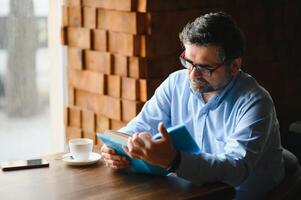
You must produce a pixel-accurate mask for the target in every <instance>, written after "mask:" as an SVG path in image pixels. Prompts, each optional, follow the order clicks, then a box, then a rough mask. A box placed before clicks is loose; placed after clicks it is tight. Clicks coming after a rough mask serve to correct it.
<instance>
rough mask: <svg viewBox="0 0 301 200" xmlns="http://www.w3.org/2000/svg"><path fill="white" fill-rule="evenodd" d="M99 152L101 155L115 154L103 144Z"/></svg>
mask: <svg viewBox="0 0 301 200" xmlns="http://www.w3.org/2000/svg"><path fill="white" fill-rule="evenodd" d="M100 152H101V155H102V154H103V153H108V154H116V152H115V151H114V150H113V149H111V148H109V147H107V145H105V144H104V145H102V147H101V149H100Z"/></svg>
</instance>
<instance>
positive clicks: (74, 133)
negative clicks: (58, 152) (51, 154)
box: [66, 126, 83, 143]
mask: <svg viewBox="0 0 301 200" xmlns="http://www.w3.org/2000/svg"><path fill="white" fill-rule="evenodd" d="M82 137H83V133H82V130H81V129H80V128H75V127H70V126H68V127H66V143H68V142H69V140H70V139H73V138H82Z"/></svg>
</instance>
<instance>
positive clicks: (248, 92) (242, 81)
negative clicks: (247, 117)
mask: <svg viewBox="0 0 301 200" xmlns="http://www.w3.org/2000/svg"><path fill="white" fill-rule="evenodd" d="M238 81H239V83H238V84H236V87H235V91H236V92H237V93H239V94H240V95H239V96H240V97H242V98H247V99H248V101H251V100H252V99H253V100H255V101H256V100H258V99H269V100H271V101H272V98H271V96H270V94H269V92H268V91H267V90H266V89H265V88H264V87H263V86H261V85H260V84H259V83H258V82H257V80H256V79H255V78H254V77H252V76H251V75H249V74H247V73H245V72H242V74H241V77H240V78H239V80H238Z"/></svg>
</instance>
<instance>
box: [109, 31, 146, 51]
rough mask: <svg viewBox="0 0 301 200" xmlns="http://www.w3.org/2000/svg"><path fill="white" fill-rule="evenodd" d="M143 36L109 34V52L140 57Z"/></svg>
mask: <svg viewBox="0 0 301 200" xmlns="http://www.w3.org/2000/svg"><path fill="white" fill-rule="evenodd" d="M142 37H143V36H139V35H132V34H126V33H118V32H108V50H109V51H110V52H112V53H117V54H122V55H127V56H138V55H140V47H141V40H142Z"/></svg>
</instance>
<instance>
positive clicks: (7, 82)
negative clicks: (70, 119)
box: [0, 0, 50, 161]
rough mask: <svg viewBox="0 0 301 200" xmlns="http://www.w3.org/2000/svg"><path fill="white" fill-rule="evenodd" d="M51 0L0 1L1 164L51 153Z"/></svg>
mask: <svg viewBox="0 0 301 200" xmlns="http://www.w3.org/2000/svg"><path fill="white" fill-rule="evenodd" d="M48 4H49V1H48V0H0V161H4V160H14V159H21V158H25V157H34V156H39V155H44V154H47V153H49V151H50V146H49V145H50V139H49V134H50V122H49V86H50V83H49V81H50V74H49V56H48V45H47V42H48V40H47V38H48V37H47V15H48V6H49V5H48Z"/></svg>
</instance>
